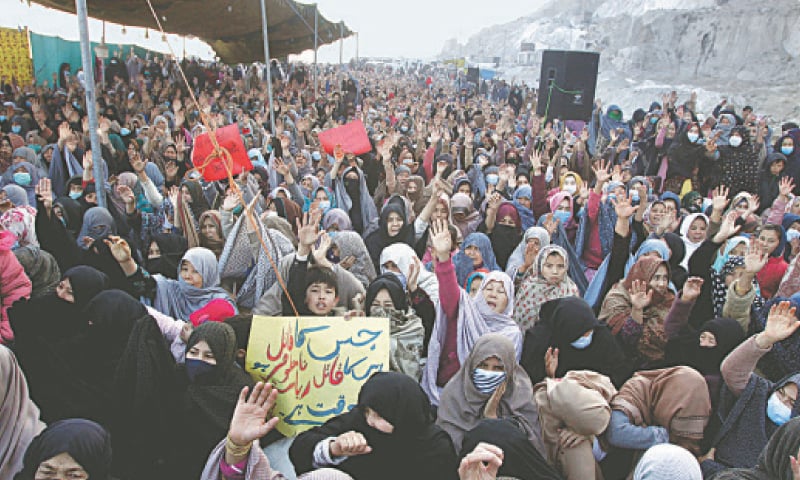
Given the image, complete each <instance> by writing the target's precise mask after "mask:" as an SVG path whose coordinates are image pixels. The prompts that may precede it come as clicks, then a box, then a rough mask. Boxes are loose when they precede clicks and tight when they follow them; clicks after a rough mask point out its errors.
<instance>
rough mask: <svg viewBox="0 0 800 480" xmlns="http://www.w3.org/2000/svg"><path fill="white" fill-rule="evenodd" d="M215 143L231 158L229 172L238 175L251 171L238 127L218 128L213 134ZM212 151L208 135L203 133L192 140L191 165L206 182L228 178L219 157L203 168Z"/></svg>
mask: <svg viewBox="0 0 800 480" xmlns="http://www.w3.org/2000/svg"><path fill="white" fill-rule="evenodd" d="M215 134H216V137H217V143H219V145H220V147H224V148H226V149H227V150H228V151H229V152H230V154H231V157H232V158H233V165H231V171H232V173H233V174H234V175H238V174H240V173H242V172H244V171H250V170H252V169H253V164H252V163H250V157H248V156H247V150H245V148H244V143H243V142H242V137H241V135H239V125H238V124H233V125H228V126H227V127H222V128H218V129H217V130H216V132H215ZM213 151H214V146H213V144H212V143H211V138H209V134H208V133H204V134H202V135H200V136H199V137H197V138H195V139H194V149H193V150H192V164H194V166H195V167H196V168H197V169H198V170H200V171H201V172H202V174H203V179H204V180H206V181H207V182H211V181H214V180H222V179H223V178H228V172H227V170H226V169H225V164H224V160H223V159H222V158H220V157H215V158H212V159H210V160H209V161H208V163H207V164H205V166H203V164H204V163H205V162H206V158H207V157H208V156H209V155H211V152H213Z"/></svg>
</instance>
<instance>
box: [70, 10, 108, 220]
mask: <svg viewBox="0 0 800 480" xmlns="http://www.w3.org/2000/svg"><path fill="white" fill-rule="evenodd" d="M75 10H76V13H77V14H78V30H79V32H80V37H81V63H83V76H84V79H85V80H86V113H87V114H88V115H89V138H90V139H91V144H92V160H93V164H94V184H95V189H96V191H97V205H98V206H99V207H105V206H106V196H105V193H106V190H105V182H106V179H105V178H103V172H102V168H101V163H102V154H103V150H101V148H100V137H99V136H98V135H97V105H96V103H95V92H94V87H95V85H94V68H93V65H92V45H91V43H89V19H88V14H87V12H86V0H75Z"/></svg>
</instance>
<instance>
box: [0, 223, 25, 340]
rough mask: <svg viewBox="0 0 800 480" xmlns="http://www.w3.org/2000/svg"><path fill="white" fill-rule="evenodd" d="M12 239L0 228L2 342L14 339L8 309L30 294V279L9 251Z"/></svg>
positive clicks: (12, 237) (0, 332)
mask: <svg viewBox="0 0 800 480" xmlns="http://www.w3.org/2000/svg"><path fill="white" fill-rule="evenodd" d="M14 241H15V238H14V235H13V234H12V233H11V232H7V231H4V230H0V343H3V344H11V343H12V342H13V341H14V331H13V330H12V328H11V322H10V321H9V319H8V309H9V308H11V305H13V304H14V302H16V301H17V300H20V299H23V298H29V297H30V296H31V281H30V280H29V279H28V277H27V276H26V275H25V269H23V268H22V265H20V263H19V260H17V257H15V256H14V253H12V251H11V247H13V246H14Z"/></svg>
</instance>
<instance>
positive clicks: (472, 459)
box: [458, 443, 503, 480]
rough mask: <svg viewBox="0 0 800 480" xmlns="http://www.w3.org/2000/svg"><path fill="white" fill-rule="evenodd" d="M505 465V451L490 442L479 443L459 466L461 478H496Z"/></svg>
mask: <svg viewBox="0 0 800 480" xmlns="http://www.w3.org/2000/svg"><path fill="white" fill-rule="evenodd" d="M502 465H503V451H502V450H501V449H500V448H498V447H496V446H494V445H490V444H488V443H479V444H478V446H477V447H475V450H473V451H471V452H470V453H468V454H467V455H466V456H465V457H464V458H463V459H461V464H460V465H459V466H458V478H459V480H495V479H496V478H497V471H498V470H499V469H500V467H501V466H502Z"/></svg>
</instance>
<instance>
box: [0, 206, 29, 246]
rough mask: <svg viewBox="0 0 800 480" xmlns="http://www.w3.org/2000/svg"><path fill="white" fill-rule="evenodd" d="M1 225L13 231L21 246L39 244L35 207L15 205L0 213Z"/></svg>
mask: <svg viewBox="0 0 800 480" xmlns="http://www.w3.org/2000/svg"><path fill="white" fill-rule="evenodd" d="M0 225H2V226H3V228H5V229H6V230H8V231H9V232H11V233H13V234H14V236H15V237H16V238H17V244H18V246H19V247H25V246H27V245H33V246H34V247H38V246H39V239H38V238H36V210H34V209H33V207H14V208H12V209H10V210H7V211H6V212H5V213H3V214H2V215H0Z"/></svg>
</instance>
